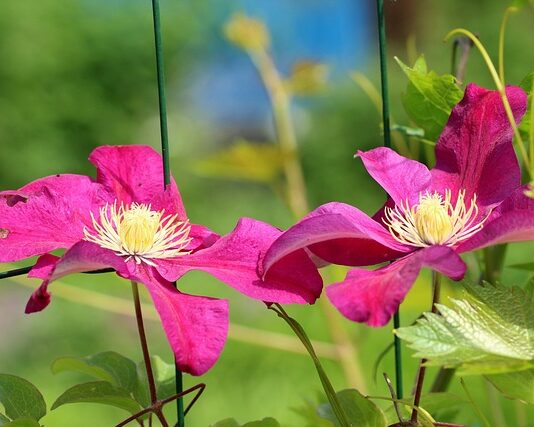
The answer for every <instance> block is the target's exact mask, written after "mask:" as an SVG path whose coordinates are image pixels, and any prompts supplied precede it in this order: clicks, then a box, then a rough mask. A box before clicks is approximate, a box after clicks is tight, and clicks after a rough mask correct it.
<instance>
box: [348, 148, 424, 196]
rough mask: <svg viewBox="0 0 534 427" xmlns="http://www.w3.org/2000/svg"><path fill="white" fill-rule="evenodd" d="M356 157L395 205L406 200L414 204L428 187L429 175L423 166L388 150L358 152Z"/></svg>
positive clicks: (376, 149) (378, 149) (377, 149)
mask: <svg viewBox="0 0 534 427" xmlns="http://www.w3.org/2000/svg"><path fill="white" fill-rule="evenodd" d="M358 157H360V158H361V159H362V161H363V164H364V165H365V168H366V169H367V172H369V175H371V176H372V177H373V178H374V179H375V181H376V182H378V183H379V184H380V185H381V186H382V188H384V190H386V192H387V193H388V194H389V195H390V196H391V198H392V199H393V200H394V202H395V203H396V204H400V203H401V202H404V201H406V200H409V201H410V202H411V203H410V204H413V203H416V202H417V201H418V200H419V193H421V192H424V191H425V190H427V189H428V187H429V186H430V182H431V174H430V171H429V170H428V168H427V167H426V166H425V165H423V164H422V163H419V162H417V161H415V160H411V159H407V158H406V157H403V156H401V155H400V154H397V153H396V152H395V151H393V150H392V149H390V148H386V147H379V148H375V149H373V150H369V151H365V152H363V151H358Z"/></svg>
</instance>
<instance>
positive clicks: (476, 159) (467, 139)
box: [432, 84, 527, 207]
mask: <svg viewBox="0 0 534 427" xmlns="http://www.w3.org/2000/svg"><path fill="white" fill-rule="evenodd" d="M506 93H507V96H508V100H509V102H510V105H511V107H512V111H513V113H514V117H515V120H516V121H517V122H519V121H520V120H521V117H522V116H523V114H524V113H525V110H526V105H527V97H526V94H525V92H524V91H523V90H522V89H520V88H518V87H513V86H510V87H508V88H507V89H506ZM432 179H433V184H432V186H433V188H435V189H436V190H439V191H441V192H443V191H444V190H445V189H451V190H452V191H453V193H456V192H457V191H458V190H460V189H465V190H466V200H470V199H471V198H472V197H473V194H475V193H476V195H477V197H478V205H479V206H481V207H485V206H492V205H495V204H498V203H500V202H501V201H502V200H504V199H505V198H506V197H507V196H508V194H510V193H511V192H512V191H513V190H515V189H516V188H517V187H519V185H520V181H521V173H520V170H519V164H518V162H517V158H516V155H515V152H514V149H513V146H512V128H511V126H510V124H509V122H508V118H507V117H506V114H505V111H504V106H503V103H502V100H501V97H500V95H499V92H497V91H490V90H487V89H483V88H480V87H478V86H476V85H474V84H470V85H468V86H467V88H466V91H465V96H464V98H463V100H462V101H461V102H460V103H459V104H458V105H457V106H456V107H454V109H453V111H452V114H451V116H450V118H449V121H448V122H447V125H446V126H445V129H444V130H443V132H442V134H441V136H440V138H439V140H438V143H437V145H436V167H435V168H434V169H433V170H432Z"/></svg>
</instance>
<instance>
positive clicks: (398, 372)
mask: <svg viewBox="0 0 534 427" xmlns="http://www.w3.org/2000/svg"><path fill="white" fill-rule="evenodd" d="M376 15H377V23H378V46H379V50H380V83H381V87H382V122H383V127H384V129H383V131H384V147H391V128H390V116H389V90H388V64H387V53H386V23H385V19H384V0H376ZM393 327H394V328H395V329H397V328H399V327H400V314H399V310H398V309H397V311H396V312H395V315H394V317H393ZM393 344H394V347H395V388H396V392H397V398H398V399H402V398H403V396H404V393H403V386H402V354H401V342H400V340H399V338H398V337H397V336H395V337H394V339H393Z"/></svg>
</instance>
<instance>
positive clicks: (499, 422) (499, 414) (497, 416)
mask: <svg viewBox="0 0 534 427" xmlns="http://www.w3.org/2000/svg"><path fill="white" fill-rule="evenodd" d="M485 383H486V390H487V392H488V399H489V404H490V412H491V418H492V420H493V425H494V427H506V425H507V424H506V420H505V419H504V413H503V410H502V406H501V402H500V401H499V396H498V394H497V390H496V389H495V388H494V387H493V385H491V384H490V383H489V382H488V381H485Z"/></svg>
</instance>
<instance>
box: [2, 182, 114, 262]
mask: <svg viewBox="0 0 534 427" xmlns="http://www.w3.org/2000/svg"><path fill="white" fill-rule="evenodd" d="M110 200H112V196H111V195H110V194H109V193H108V192H107V190H106V189H104V188H103V187H102V186H101V185H99V184H97V183H94V182H92V181H91V180H90V179H89V178H88V177H85V176H80V175H57V176H51V177H47V178H42V179H39V180H37V181H34V182H32V183H30V184H28V185H26V186H25V187H22V188H21V189H20V190H17V191H6V192H2V193H0V241H1V246H2V251H0V262H11V261H18V260H21V259H24V258H28V257H31V256H34V255H40V254H43V253H46V252H50V251H52V250H55V249H59V248H68V247H70V246H72V245H73V244H74V243H76V242H77V241H79V240H81V239H82V237H83V229H84V227H85V226H88V225H90V224H91V223H92V221H91V216H90V214H91V211H93V212H96V211H97V210H98V207H99V206H101V205H103V204H104V203H106V202H107V201H110Z"/></svg>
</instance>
